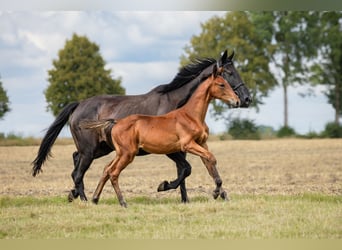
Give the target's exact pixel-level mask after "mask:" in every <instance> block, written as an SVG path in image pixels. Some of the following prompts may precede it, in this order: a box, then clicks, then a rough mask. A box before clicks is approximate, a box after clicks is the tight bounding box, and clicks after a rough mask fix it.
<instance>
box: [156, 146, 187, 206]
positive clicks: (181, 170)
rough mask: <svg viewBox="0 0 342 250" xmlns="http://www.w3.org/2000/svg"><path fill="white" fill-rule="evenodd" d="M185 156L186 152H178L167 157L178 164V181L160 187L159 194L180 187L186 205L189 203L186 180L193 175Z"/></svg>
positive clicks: (164, 183)
mask: <svg viewBox="0 0 342 250" xmlns="http://www.w3.org/2000/svg"><path fill="white" fill-rule="evenodd" d="M185 156H186V154H185V153H184V152H177V153H173V154H168V155H167V157H169V158H170V159H171V160H173V161H174V162H175V163H176V166H177V179H176V180H174V181H171V182H170V183H169V182H168V181H164V182H162V183H161V184H160V185H159V186H158V192H160V191H167V190H169V189H176V188H177V187H180V192H181V200H182V202H184V203H186V202H189V199H188V194H187V191H186V186H185V178H186V177H188V176H189V175H190V174H191V166H190V164H189V162H187V160H186V159H185Z"/></svg>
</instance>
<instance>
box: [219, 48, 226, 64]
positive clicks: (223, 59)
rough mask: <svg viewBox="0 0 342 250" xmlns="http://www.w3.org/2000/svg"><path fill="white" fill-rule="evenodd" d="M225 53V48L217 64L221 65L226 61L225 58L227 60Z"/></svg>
mask: <svg viewBox="0 0 342 250" xmlns="http://www.w3.org/2000/svg"><path fill="white" fill-rule="evenodd" d="M227 55H228V52H227V50H225V51H224V52H223V54H222V56H221V58H220V60H219V62H220V64H219V66H222V65H223V64H224V63H225V62H226V60H227Z"/></svg>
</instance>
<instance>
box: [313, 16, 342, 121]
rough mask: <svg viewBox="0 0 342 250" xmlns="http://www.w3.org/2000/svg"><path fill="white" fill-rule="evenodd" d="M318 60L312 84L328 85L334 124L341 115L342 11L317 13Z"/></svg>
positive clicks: (327, 93)
mask: <svg viewBox="0 0 342 250" xmlns="http://www.w3.org/2000/svg"><path fill="white" fill-rule="evenodd" d="M319 18H320V19H319V20H320V22H319V26H318V28H319V31H320V33H319V36H318V37H319V38H320V43H321V44H320V46H319V48H318V50H319V52H320V58H321V59H320V61H319V62H317V63H316V64H314V65H313V66H312V71H313V74H312V75H311V80H312V81H313V83H314V84H325V85H327V86H328V90H327V92H326V96H327V97H328V102H329V103H330V104H331V105H332V106H333V107H334V109H335V121H334V122H335V124H337V125H338V124H339V118H340V116H342V100H341V99H342V12H341V11H340V12H322V13H320V14H319Z"/></svg>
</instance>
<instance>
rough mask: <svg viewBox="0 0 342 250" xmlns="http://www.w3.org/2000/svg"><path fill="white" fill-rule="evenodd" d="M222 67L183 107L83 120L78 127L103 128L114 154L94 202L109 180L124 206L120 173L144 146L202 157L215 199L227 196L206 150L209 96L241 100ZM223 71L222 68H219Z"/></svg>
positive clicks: (158, 151)
mask: <svg viewBox="0 0 342 250" xmlns="http://www.w3.org/2000/svg"><path fill="white" fill-rule="evenodd" d="M221 70H222V68H219V69H218V68H217V67H216V65H215V66H214V67H213V73H212V74H211V75H210V76H209V77H208V78H207V79H206V80H204V81H203V83H201V84H200V85H199V86H198V87H197V89H196V90H195V91H194V93H193V94H192V95H191V97H190V99H189V100H188V101H187V103H186V104H184V106H182V107H180V108H178V109H176V110H173V111H171V112H169V113H166V114H164V115H159V116H148V115H130V116H128V117H125V118H123V119H120V120H117V121H114V120H113V119H111V120H104V121H84V122H82V123H81V127H82V128H85V129H95V130H97V131H99V132H98V133H102V132H101V131H102V130H106V129H108V128H109V129H110V130H109V131H108V132H107V133H108V134H109V136H110V137H111V139H112V142H113V144H114V148H115V150H116V156H115V158H114V160H112V161H111V162H110V163H109V164H108V165H107V166H106V167H105V169H104V172H103V175H102V177H101V178H100V181H99V184H98V186H97V188H96V190H95V193H94V196H93V201H94V202H95V203H97V202H98V200H99V197H100V194H101V192H102V189H103V187H104V185H105V184H106V182H107V181H108V179H110V181H111V183H112V185H113V188H114V190H115V192H116V195H117V197H118V200H119V202H120V205H121V206H123V207H127V204H126V202H125V200H124V198H123V195H122V193H121V190H120V187H119V175H120V173H121V171H122V170H123V169H125V168H126V167H127V165H128V164H129V163H131V162H132V161H133V159H134V157H135V156H136V155H137V153H138V152H139V149H143V150H144V151H145V152H148V153H154V154H171V153H175V152H179V151H182V152H184V153H192V154H195V155H198V156H200V157H201V159H202V161H203V163H204V164H205V166H206V167H207V170H208V172H209V175H210V176H211V177H212V178H213V179H214V181H215V184H216V188H215V190H214V192H213V196H214V198H217V197H218V196H219V195H220V196H221V197H222V198H223V199H227V193H226V192H225V191H224V190H223V188H222V180H221V178H220V175H219V173H218V171H217V169H216V159H215V157H214V155H213V154H212V153H210V152H209V151H208V146H207V144H206V141H207V139H208V127H207V125H206V124H205V121H204V119H205V116H206V113H207V110H208V106H209V103H210V101H211V100H212V99H214V98H215V99H220V100H222V101H224V102H226V103H227V104H229V105H231V106H234V107H238V106H239V105H240V100H239V98H238V97H237V95H236V94H235V93H234V91H233V89H232V88H231V86H230V85H229V84H228V83H227V81H226V80H224V78H223V77H222V76H220V75H219V74H220V73H221ZM222 71H223V70H222Z"/></svg>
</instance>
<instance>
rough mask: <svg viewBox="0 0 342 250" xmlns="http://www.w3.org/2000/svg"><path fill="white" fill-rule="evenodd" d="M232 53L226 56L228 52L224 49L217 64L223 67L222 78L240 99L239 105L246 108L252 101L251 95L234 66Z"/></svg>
mask: <svg viewBox="0 0 342 250" xmlns="http://www.w3.org/2000/svg"><path fill="white" fill-rule="evenodd" d="M234 54H235V53H234V51H233V52H232V53H231V55H230V56H228V52H227V50H225V51H224V52H223V54H222V55H221V57H220V59H219V60H218V64H219V66H220V67H223V69H224V70H223V73H222V76H223V78H224V79H225V80H226V81H227V82H229V84H230V85H231V86H232V89H233V90H234V92H235V93H236V94H237V95H238V97H239V99H240V100H241V104H240V107H245V108H247V107H249V105H250V104H251V103H252V97H251V95H250V93H249V90H248V88H247V87H246V85H245V83H244V82H243V81H242V79H241V77H240V75H239V73H238V71H237V70H236V68H235V67H234V63H233V57H234Z"/></svg>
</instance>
